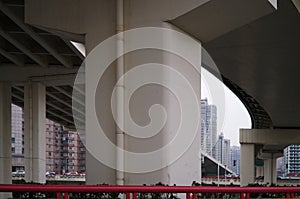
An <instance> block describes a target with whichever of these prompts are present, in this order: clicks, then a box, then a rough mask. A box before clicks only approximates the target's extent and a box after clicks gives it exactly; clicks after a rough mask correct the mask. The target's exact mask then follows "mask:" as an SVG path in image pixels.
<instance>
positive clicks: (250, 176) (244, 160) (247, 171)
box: [240, 144, 255, 186]
mask: <svg viewBox="0 0 300 199" xmlns="http://www.w3.org/2000/svg"><path fill="white" fill-rule="evenodd" d="M254 152H255V145H254V144H241V171H240V175H241V186H247V185H248V184H249V183H253V182H254V181H255V156H254V155H255V154H254Z"/></svg>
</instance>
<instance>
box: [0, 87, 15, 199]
mask: <svg viewBox="0 0 300 199" xmlns="http://www.w3.org/2000/svg"><path fill="white" fill-rule="evenodd" d="M11 168H12V166H11V85H10V83H7V82H0V183H1V184H11ZM10 196H11V194H10V193H0V198H8V197H10Z"/></svg>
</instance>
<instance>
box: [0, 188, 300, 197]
mask: <svg viewBox="0 0 300 199" xmlns="http://www.w3.org/2000/svg"><path fill="white" fill-rule="evenodd" d="M0 192H52V193H56V198H57V199H60V198H61V196H63V198H64V199H68V198H69V193H100V192H101V193H124V194H125V195H126V199H130V198H133V199H137V198H138V194H140V193H185V195H186V198H187V199H191V198H193V199H196V198H197V194H199V193H201V194H205V193H206V194H209V193H210V194H217V193H218V194H238V195H240V198H241V199H245V198H246V199H249V198H250V194H254V193H255V194H279V193H280V194H284V197H285V198H294V197H295V196H298V195H299V193H300V187H216V186H103V185H34V184H0Z"/></svg>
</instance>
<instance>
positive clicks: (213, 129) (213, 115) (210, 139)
mask: <svg viewBox="0 0 300 199" xmlns="http://www.w3.org/2000/svg"><path fill="white" fill-rule="evenodd" d="M216 143H217V107H216V106H215V105H209V104H208V101H207V99H202V100H201V150H202V151H204V152H206V153H208V154H209V155H211V156H213V157H214V158H215V157H216V153H215V147H216Z"/></svg>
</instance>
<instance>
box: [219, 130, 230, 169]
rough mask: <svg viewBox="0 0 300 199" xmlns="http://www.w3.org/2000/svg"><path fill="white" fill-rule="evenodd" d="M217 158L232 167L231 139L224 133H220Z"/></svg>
mask: <svg viewBox="0 0 300 199" xmlns="http://www.w3.org/2000/svg"><path fill="white" fill-rule="evenodd" d="M216 159H217V160H218V161H219V162H220V163H221V164H223V165H226V166H228V167H230V140H229V139H225V138H224V135H223V133H221V135H219V139H218V142H217V145H216Z"/></svg>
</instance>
